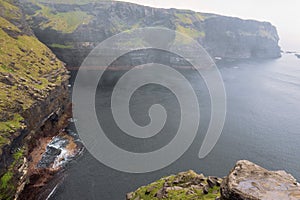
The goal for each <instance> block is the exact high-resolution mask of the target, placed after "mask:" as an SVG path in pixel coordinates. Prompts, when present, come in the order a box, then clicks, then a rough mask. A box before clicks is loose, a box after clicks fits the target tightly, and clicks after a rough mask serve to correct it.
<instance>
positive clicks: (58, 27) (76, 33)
mask: <svg viewBox="0 0 300 200" xmlns="http://www.w3.org/2000/svg"><path fill="white" fill-rule="evenodd" d="M23 2H24V4H23V6H24V9H25V11H26V13H27V15H29V17H30V18H31V19H30V25H31V27H32V29H33V30H34V33H35V34H36V36H37V37H38V38H39V39H40V40H41V41H42V42H43V43H45V44H46V45H47V46H48V47H50V48H51V49H52V50H53V51H54V53H55V54H56V55H57V56H58V57H59V58H60V59H61V60H63V61H64V62H66V63H67V65H68V66H69V67H79V66H80V64H81V62H82V61H83V59H84V58H85V57H86V56H87V55H88V53H89V52H90V51H91V50H92V49H93V48H94V47H95V46H96V45H97V44H99V43H100V42H102V41H103V40H105V39H107V38H108V37H110V36H112V35H115V34H117V33H120V32H122V31H126V30H130V29H134V28H142V27H166V28H169V29H171V30H176V31H178V32H181V33H183V34H186V35H188V36H190V37H192V38H194V39H195V40H197V41H198V42H199V43H201V44H202V45H203V46H204V47H205V48H206V50H207V51H208V52H209V53H210V54H211V56H212V57H221V58H228V59H247V58H277V57H280V56H281V53H280V47H279V46H278V40H279V37H278V34H277V31H276V28H275V27H274V26H273V25H272V24H270V23H268V22H258V21H253V20H241V19H238V18H232V17H224V16H220V15H214V14H207V13H197V12H193V11H188V10H177V9H159V8H151V7H146V6H141V5H136V4H131V3H125V2H116V1H97V3H95V2H96V1H92V0H91V1H84V2H81V3H78V1H75V0H71V1H66V3H62V2H65V1H59V0H56V1H51V2H50V1H47V0H30V1H23ZM88 2H90V3H88ZM92 2H93V3H92Z"/></svg>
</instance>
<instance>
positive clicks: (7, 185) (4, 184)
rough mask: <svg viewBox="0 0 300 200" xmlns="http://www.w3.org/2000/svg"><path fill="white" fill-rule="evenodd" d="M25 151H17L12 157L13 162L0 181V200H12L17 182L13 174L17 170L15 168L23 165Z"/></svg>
mask: <svg viewBox="0 0 300 200" xmlns="http://www.w3.org/2000/svg"><path fill="white" fill-rule="evenodd" d="M24 151H25V149H24V148H22V149H19V150H18V151H16V152H15V153H14V155H13V158H14V161H13V163H12V164H11V165H10V166H9V167H8V170H7V172H6V173H5V174H4V175H3V176H2V177H1V179H0V199H5V200H9V199H13V197H14V194H15V191H16V189H17V188H16V186H15V183H16V182H17V178H18V177H17V176H15V174H14V172H15V171H16V170H17V169H16V168H17V167H18V166H19V165H20V164H22V163H23V158H24Z"/></svg>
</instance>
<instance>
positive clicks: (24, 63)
mask: <svg viewBox="0 0 300 200" xmlns="http://www.w3.org/2000/svg"><path fill="white" fill-rule="evenodd" d="M68 79H69V75H68V72H67V70H66V69H65V67H64V65H63V63H62V62H61V61H59V60H58V59H57V58H56V56H55V55H54V54H53V53H52V52H51V50H50V49H48V48H47V47H46V46H45V45H43V44H42V43H41V42H40V41H39V40H38V39H37V38H36V37H35V36H34V34H33V32H32V31H31V29H30V27H29V26H28V24H27V23H26V21H25V15H24V14H23V12H22V10H21V9H20V7H19V3H18V2H17V1H12V0H0V87H1V90H0V199H15V198H17V197H18V195H19V193H20V192H21V191H22V189H23V188H24V186H25V185H26V184H27V183H28V182H29V181H30V174H33V173H32V172H31V171H30V170H31V169H30V165H31V162H32V160H33V158H32V157H30V156H29V155H30V153H31V151H32V150H33V149H34V148H36V147H38V146H39V142H38V141H39V140H38V139H39V138H42V137H45V136H51V135H55V134H57V133H58V132H59V131H60V130H61V129H63V128H65V126H66V124H67V123H66V121H67V118H68V117H70V109H69V108H70V99H69V91H68Z"/></svg>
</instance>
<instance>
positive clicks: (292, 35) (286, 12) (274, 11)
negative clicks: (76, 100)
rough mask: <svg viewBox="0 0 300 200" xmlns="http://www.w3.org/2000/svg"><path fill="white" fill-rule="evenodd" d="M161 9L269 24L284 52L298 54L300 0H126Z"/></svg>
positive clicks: (299, 47) (299, 45) (299, 49)
mask: <svg viewBox="0 0 300 200" xmlns="http://www.w3.org/2000/svg"><path fill="white" fill-rule="evenodd" d="M125 1H128V2H133V3H138V4H143V5H148V6H154V7H163V8H170V7H173V8H182V9H191V10H195V11H200V12H210V13H217V14H222V15H228V16H235V17H241V18H243V19H256V20H260V21H269V22H271V23H272V24H274V25H275V26H276V27H277V29H278V32H279V35H280V38H281V41H280V45H281V47H282V48H283V50H298V51H300V24H299V21H300V0H284V1H282V0H273V1H271V0H125Z"/></svg>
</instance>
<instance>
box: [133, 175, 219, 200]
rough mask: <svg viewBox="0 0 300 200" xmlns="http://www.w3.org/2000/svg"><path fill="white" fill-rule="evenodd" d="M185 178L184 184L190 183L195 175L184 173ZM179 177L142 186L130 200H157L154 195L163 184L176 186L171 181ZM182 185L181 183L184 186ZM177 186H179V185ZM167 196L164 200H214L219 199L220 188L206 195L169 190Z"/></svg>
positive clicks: (199, 190)
mask: <svg viewBox="0 0 300 200" xmlns="http://www.w3.org/2000/svg"><path fill="white" fill-rule="evenodd" d="M185 174H186V177H184V178H183V180H184V183H188V182H190V181H191V180H192V179H193V178H194V177H195V176H196V175H197V174H195V173H194V172H193V171H189V172H186V173H185ZM178 177H179V175H171V176H168V177H164V178H161V179H159V180H158V181H156V182H153V183H151V184H149V185H147V186H142V187H140V188H139V189H137V190H136V191H135V192H134V193H133V196H132V198H131V199H130V200H135V199H143V200H159V198H157V197H155V194H156V193H157V192H158V191H159V190H160V189H161V188H162V187H163V185H164V184H165V183H167V184H168V185H169V186H176V184H173V181H174V180H175V179H177V178H178ZM184 183H181V184H183V185H184ZM179 186H181V185H180V184H179ZM188 190H190V191H193V193H191V194H189V193H187V191H188ZM167 194H168V196H167V197H164V198H163V199H165V200H215V199H216V197H220V187H217V186H215V187H213V188H210V189H209V191H208V194H204V193H203V191H202V189H190V188H189V189H188V188H183V189H180V190H170V191H168V193H167Z"/></svg>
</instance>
